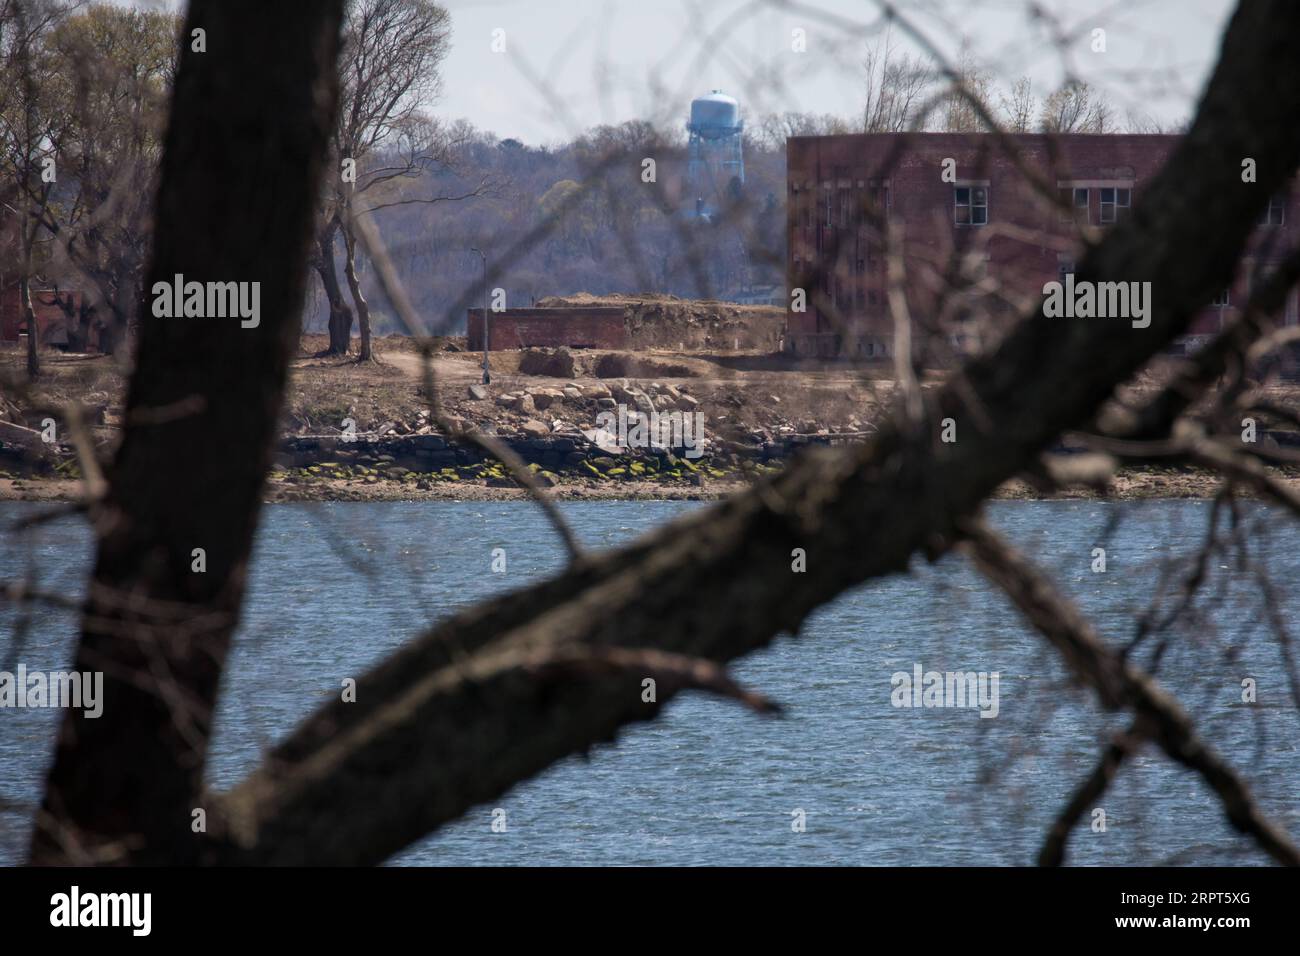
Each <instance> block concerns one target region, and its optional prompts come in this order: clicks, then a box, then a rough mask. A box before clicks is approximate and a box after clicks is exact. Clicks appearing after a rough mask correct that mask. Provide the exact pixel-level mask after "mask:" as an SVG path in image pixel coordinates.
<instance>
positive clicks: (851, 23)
mask: <svg viewBox="0 0 1300 956" xmlns="http://www.w3.org/2000/svg"><path fill="white" fill-rule="evenodd" d="M442 2H443V5H444V6H446V7H447V8H448V10H449V11H450V13H451V17H452V32H453V35H452V43H451V50H450V53H449V54H448V56H447V58H446V60H445V62H444V64H443V90H442V95H441V97H440V99H439V100H438V101H437V102H436V103H435V104H434V105H433V108H432V112H433V113H434V114H436V115H437V116H439V117H441V118H444V119H449V120H450V119H457V118H461V117H463V118H466V119H468V120H470V121H471V122H473V123H474V125H475V126H477V127H479V128H480V129H484V130H488V131H491V132H494V133H496V134H497V135H498V136H500V137H502V138H506V137H514V138H516V139H520V140H522V141H524V142H526V143H528V144H530V145H543V144H555V143H560V142H564V141H567V140H569V139H571V138H572V137H573V136H574V135H575V134H576V133H578V132H581V131H582V130H583V129H586V128H588V127H591V126H594V125H597V124H602V123H618V122H622V121H624V120H629V119H645V120H653V121H656V122H658V123H662V124H667V125H681V124H683V123H684V122H685V117H686V114H687V111H688V109H689V104H690V101H691V99H692V98H694V97H695V96H698V95H701V94H703V93H707V92H709V91H710V90H712V89H721V90H723V91H724V92H726V93H729V94H730V95H732V96H735V97H736V98H737V99H738V100H739V101H740V103H741V109H742V114H743V115H744V116H745V117H746V118H747V119H748V120H751V121H752V120H755V119H757V117H759V116H760V115H762V114H764V113H768V112H783V111H786V110H794V111H800V112H812V113H834V114H838V115H842V116H845V117H854V116H858V115H860V113H861V110H862V106H863V96H864V94H863V70H862V65H861V64H862V60H863V56H864V54H865V52H866V50H867V49H868V47H869V46H871V45H873V44H880V43H881V42H883V40H884V37H885V27H884V25H883V23H882V20H881V16H880V4H879V3H877V2H875V0H806V2H802V0H442ZM134 5H136V6H158V5H159V3H158V2H157V0H134ZM162 5H164V6H167V7H170V8H172V9H176V8H177V7H178V6H179V4H178V3H177V2H176V0H164V2H163V3H162ZM1035 6H1036V7H1038V8H1041V9H1042V10H1044V11H1046V13H1047V14H1048V16H1047V17H1046V18H1041V19H1038V20H1035V19H1034V18H1033V17H1032V16H1031V15H1030V13H1029V10H1030V9H1031V8H1032V7H1035ZM1233 6H1234V4H1233V2H1232V0H1037V2H1036V3H1034V2H1031V0H898V2H897V7H898V9H899V11H900V13H901V14H902V16H903V17H904V18H906V19H907V20H908V21H909V22H910V24H911V25H912V26H913V27H915V28H916V30H918V31H919V32H920V33H921V34H922V35H923V36H924V37H925V38H926V40H927V41H928V42H929V43H931V44H933V45H934V46H935V47H936V48H938V50H939V51H940V52H941V53H942V54H943V55H944V56H945V57H948V58H955V57H956V56H957V54H958V52H959V50H960V49H961V47H962V45H963V43H964V44H965V45H966V47H967V49H968V50H969V54H970V56H971V57H973V58H974V59H975V61H976V62H978V63H979V64H980V65H982V66H984V67H985V68H987V69H988V70H990V71H991V72H992V73H993V75H994V77H995V79H999V80H1002V81H1004V82H1003V85H1009V83H1010V82H1011V81H1013V80H1014V79H1016V78H1017V77H1019V76H1022V75H1025V76H1029V77H1030V79H1031V80H1032V81H1033V83H1034V87H1035V92H1036V93H1037V94H1038V95H1039V98H1040V99H1041V97H1042V96H1044V95H1045V94H1046V93H1048V92H1050V91H1051V90H1053V89H1055V88H1056V87H1058V86H1059V85H1060V84H1061V82H1062V81H1063V79H1064V78H1065V77H1066V76H1067V75H1073V76H1077V77H1079V78H1081V79H1084V80H1087V81H1088V82H1089V83H1091V84H1092V85H1093V86H1095V87H1097V88H1099V89H1101V90H1103V91H1104V92H1105V93H1106V95H1107V96H1108V98H1109V99H1110V100H1111V102H1112V104H1113V105H1114V106H1115V107H1116V109H1117V113H1118V115H1119V117H1121V118H1123V117H1124V116H1125V115H1126V114H1127V113H1128V112H1130V111H1135V112H1138V113H1141V114H1145V115H1147V116H1149V117H1151V118H1153V119H1156V120H1159V121H1162V122H1176V121H1179V120H1181V119H1183V118H1185V117H1187V116H1189V115H1190V114H1191V112H1192V110H1193V108H1194V106H1195V102H1196V97H1197V95H1198V93H1199V90H1200V88H1201V86H1202V84H1203V82H1204V80H1205V78H1206V76H1207V75H1208V70H1209V69H1210V68H1211V67H1212V66H1213V63H1214V60H1215V57H1216V55H1217V50H1218V42H1219V37H1220V36H1221V34H1222V31H1223V29H1224V26H1225V25H1226V22H1227V19H1228V16H1229V15H1230V13H1231V10H1232V8H1233ZM1049 22H1054V23H1056V24H1059V25H1060V27H1061V28H1063V29H1064V30H1065V33H1066V38H1065V39H1064V40H1062V39H1059V38H1058V37H1057V34H1059V32H1060V31H1059V30H1058V29H1057V27H1055V26H1049ZM1096 29H1101V30H1104V31H1105V47H1106V48H1105V50H1104V52H1100V51H1094V50H1093V49H1092V45H1093V43H1094V37H1093V32H1092V31H1094V30H1096ZM796 30H802V31H803V49H802V50H796V49H795V47H796V46H797V45H798V44H797V38H796V34H795V32H794V31H796ZM497 31H503V32H497ZM888 36H889V39H890V41H891V42H892V43H893V44H894V45H895V46H896V48H897V49H899V50H900V51H902V52H914V53H915V52H920V51H921V47H919V46H918V45H917V43H916V41H915V40H914V38H913V36H912V35H910V34H909V33H908V32H907V31H906V30H904V29H903V28H902V27H901V26H899V25H897V24H895V25H894V26H892V27H890V28H889V31H888ZM494 45H495V46H496V47H498V49H497V50H494V49H493V47H494ZM502 46H504V49H499V48H500V47H502Z"/></svg>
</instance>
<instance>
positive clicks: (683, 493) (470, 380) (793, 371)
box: [0, 336, 1300, 501]
mask: <svg viewBox="0 0 1300 956" xmlns="http://www.w3.org/2000/svg"><path fill="white" fill-rule="evenodd" d="M325 344H326V343H325V338H324V336H306V337H304V339H303V341H302V344H301V348H300V350H299V352H298V355H297V356H296V357H295V358H294V360H293V362H292V369H291V382H290V389H289V392H288V395H287V401H286V407H285V410H284V415H283V422H282V428H283V433H284V434H285V435H286V436H292V435H337V434H339V432H340V430H341V429H342V428H343V427H344V425H343V423H344V420H345V419H351V420H352V421H353V422H354V423H355V427H356V429H357V431H358V432H360V433H365V434H386V435H389V436H400V435H406V434H429V433H431V431H432V432H436V426H431V424H430V422H431V418H430V416H429V410H428V409H429V404H428V398H427V396H426V393H425V389H424V381H425V360H424V357H423V356H422V354H421V353H420V351H419V348H418V347H417V345H416V343H415V342H414V341H412V340H410V339H407V338H404V337H400V336H388V337H384V338H382V339H378V340H376V342H375V353H376V356H377V361H375V362H372V363H358V362H357V361H356V359H355V357H354V356H347V357H337V356H334V357H321V356H319V355H318V353H319V352H320V351H321V350H322V349H323V348H324V346H325ZM574 355H577V353H574ZM577 357H578V361H577V366H578V367H577V368H576V369H575V372H574V375H573V376H572V377H559V378H555V377H549V376H541V375H526V374H523V373H521V372H520V371H519V368H520V362H521V359H523V358H525V353H521V352H494V353H491V355H490V357H489V359H490V367H491V372H492V381H491V385H490V386H489V387H488V388H487V390H486V394H485V395H484V396H483V397H475V396H473V395H472V394H471V392H470V386H472V385H477V384H478V383H479V382H480V380H481V376H482V370H481V366H482V353H468V352H466V351H465V341H464V339H463V337H448V338H443V339H439V340H437V341H436V342H435V345H434V350H433V353H432V357H431V363H432V373H433V376H434V381H435V383H436V384H435V387H436V391H437V395H438V399H439V402H440V405H441V407H442V409H443V410H444V411H445V412H446V413H448V414H449V415H450V416H451V417H453V418H458V419H461V420H462V421H463V422H465V423H473V424H475V425H477V426H479V427H484V426H491V427H492V428H494V429H496V430H497V432H498V433H499V434H503V435H509V434H522V433H523V432H524V431H526V429H525V428H524V426H525V425H527V426H529V427H533V428H536V427H538V426H539V424H540V426H541V427H542V428H543V429H550V430H552V431H555V432H559V431H561V430H562V429H569V430H570V431H572V430H573V429H574V428H591V427H593V426H594V424H595V421H594V420H595V416H596V414H598V411H599V409H600V408H602V407H607V406H601V405H598V402H599V401H600V400H599V399H597V398H593V397H591V388H592V386H597V388H596V390H595V393H596V394H599V392H600V389H599V386H600V385H602V384H603V385H605V386H608V387H612V388H614V389H615V392H616V393H617V392H618V389H619V388H620V387H624V388H632V389H644V390H646V391H651V390H653V393H654V394H655V395H656V397H657V399H658V400H660V401H663V400H665V396H669V395H671V396H673V400H676V401H680V402H682V403H684V404H682V405H679V406H678V407H682V408H691V409H695V410H698V411H700V412H702V413H703V414H704V415H705V421H706V431H707V433H708V434H709V435H710V436H718V437H722V438H726V439H729V440H733V441H736V442H740V443H744V444H748V445H754V444H761V443H767V442H773V441H779V440H780V439H782V438H784V437H788V436H791V435H823V436H832V437H833V436H835V435H837V434H842V435H845V436H846V437H847V436H856V437H861V436H863V435H869V434H870V432H871V431H872V430H873V428H874V422H876V421H877V420H879V419H880V418H881V417H882V416H883V415H885V414H886V413H887V411H888V409H889V407H890V406H891V404H892V399H893V382H892V381H891V380H890V375H891V372H892V368H891V367H890V366H888V365H886V364H874V365H866V366H851V365H847V364H838V363H815V362H814V363H808V362H801V363H792V362H790V361H789V360H787V359H786V358H784V357H783V356H779V355H776V356H774V355H771V354H764V353H762V352H760V351H757V350H749V351H739V352H736V351H732V352H675V351H670V350H659V349H651V350H644V351H640V352H637V353H602V352H595V351H592V352H587V351H586V350H583V353H582V354H581V355H577ZM631 361H639V362H642V363H646V362H649V363H654V364H653V366H652V367H659V368H663V369H668V370H671V371H672V372H673V373H674V374H673V375H664V376H659V375H656V376H653V378H639V377H636V376H623V377H596V376H594V375H591V374H582V370H583V369H591V368H593V367H595V366H596V365H602V364H603V366H608V367H612V368H614V369H615V370H617V369H619V368H620V367H622V366H621V365H620V363H626V362H631ZM22 363H23V356H22V354H21V353H20V352H18V350H16V349H13V348H0V376H3V375H8V376H11V377H12V378H13V379H14V380H21V378H22V368H23V364H22ZM44 370H45V376H44V377H43V379H42V380H41V382H40V385H39V389H38V390H37V392H36V394H35V396H34V397H35V399H36V404H37V405H40V404H45V405H51V406H53V405H60V404H65V403H68V402H72V401H76V402H79V403H81V404H82V405H83V407H85V408H86V409H87V412H88V419H89V421H90V422H91V424H92V429H93V434H94V437H95V440H96V442H97V444H98V446H99V450H100V454H101V456H102V457H107V456H108V455H110V454H111V451H112V447H113V445H114V444H115V442H116V439H117V436H118V433H119V428H120V424H121V420H122V402H123V400H124V392H125V383H126V375H125V370H124V369H122V368H121V367H120V366H119V365H118V364H117V362H116V361H115V360H114V359H112V358H109V357H106V356H85V355H71V354H69V355H65V354H62V353H58V352H49V353H46V355H45V356H44ZM939 380H940V377H939V376H938V375H937V374H931V375H928V376H927V387H932V386H934V385H936V384H937V383H938V381H939ZM3 381H4V378H2V377H0V382H3ZM566 388H567V391H566ZM1276 391H1277V392H1278V393H1279V394H1278V395H1276V396H1273V397H1275V398H1276V399H1277V400H1279V401H1281V402H1286V403H1291V404H1294V403H1295V402H1296V401H1297V400H1298V399H1300V390H1297V389H1295V388H1294V387H1290V388H1287V389H1277V390H1276ZM539 392H540V393H549V394H548V402H549V403H548V404H546V405H545V406H543V405H542V401H541V398H540V397H539V398H538V400H537V402H536V405H537V406H538V407H534V402H533V400H532V398H531V395H532V393H539ZM525 395H528V396H529V398H528V400H527V401H525V402H521V401H520V400H519V398H520V397H522V396H525ZM15 398H16V397H15V396H3V395H0V418H3V417H5V416H6V415H7V416H8V420H10V421H15V420H17V419H16V414H21V413H20V412H17V409H18V404H17V402H16V401H15V400H14V399H15ZM6 399H8V402H6ZM606 401H608V400H606ZM26 406H27V403H26V402H24V407H26ZM6 409H8V411H6ZM23 417H24V419H25V421H19V423H20V424H27V425H28V426H29V427H36V428H39V427H40V426H39V420H40V417H41V415H40V414H34V413H31V412H28V413H27V414H26V415H25V416H23ZM16 477H17V476H16V475H15V474H11V473H9V472H6V471H5V468H4V465H3V462H0V499H37V500H41V499H58V498H64V497H70V496H71V495H73V494H75V485H72V486H71V487H69V483H66V482H61V481H58V480H55V479H43V480H34V479H27V480H22V479H18V480H15V478H16ZM739 487H743V483H737V482H736V481H734V480H731V479H730V477H729V478H728V479H727V480H722V479H719V480H710V481H706V482H704V483H703V484H702V485H699V486H692V487H686V488H683V487H682V486H680V485H679V486H669V487H664V486H662V485H655V484H651V483H649V482H638V481H635V480H625V481H617V482H592V481H584V480H583V479H580V478H572V477H566V478H564V479H563V480H562V481H561V483H560V484H559V485H558V486H557V487H556V488H555V489H553V493H554V494H555V495H557V496H558V497H560V498H574V499H581V498H641V497H644V498H714V497H720V496H722V495H724V494H727V493H729V492H731V491H734V490H736V489H737V488H739ZM1215 487H1216V483H1215V479H1214V478H1213V477H1212V476H1210V475H1208V474H1198V473H1189V472H1176V471H1172V470H1160V469H1150V468H1146V469H1125V470H1123V471H1122V472H1121V473H1120V474H1119V475H1118V476H1116V478H1115V480H1114V481H1113V482H1112V493H1113V494H1114V495H1115V496H1117V497H1121V498H1147V497H1203V496H1207V495H1210V494H1213V491H1214V488H1215ZM522 494H523V492H522V491H520V490H518V489H512V488H497V487H487V486H486V485H484V484H472V483H466V482H460V483H458V484H451V485H446V486H443V485H435V486H433V487H431V488H412V487H410V486H409V484H407V485H403V484H401V483H399V482H388V481H377V482H376V481H372V482H369V483H364V482H355V481H346V480H334V479H329V478H326V479H324V480H321V481H313V482H311V483H309V484H303V483H293V482H292V481H291V480H285V479H284V476H280V475H275V474H273V475H272V477H271V480H270V482H269V484H268V490H267V497H268V500H272V501H282V500H313V499H321V498H332V499H337V500H399V499H429V500H437V499H466V498H475V499H484V500H495V499H505V498H511V497H519V496H521V495H522ZM1080 494H1088V492H1080ZM999 496H1001V497H1034V496H1035V493H1034V492H1033V491H1032V490H1031V489H1029V488H1028V487H1027V486H1023V485H1021V484H1019V483H1016V482H1011V483H1008V485H1007V486H1005V487H1004V488H1003V489H1001V490H1000V492H999Z"/></svg>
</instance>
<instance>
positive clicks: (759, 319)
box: [537, 292, 785, 352]
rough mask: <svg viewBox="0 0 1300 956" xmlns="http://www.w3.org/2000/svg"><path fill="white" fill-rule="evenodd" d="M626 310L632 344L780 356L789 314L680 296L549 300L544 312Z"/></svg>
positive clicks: (770, 308) (771, 308)
mask: <svg viewBox="0 0 1300 956" xmlns="http://www.w3.org/2000/svg"><path fill="white" fill-rule="evenodd" d="M593 306H613V307H618V308H622V309H623V312H624V321H625V322H626V324H627V330H628V335H629V336H630V342H629V344H630V346H631V347H632V348H634V349H651V348H655V349H676V350H678V351H716V350H741V349H746V350H751V349H759V350H762V351H768V352H775V351H777V350H778V349H779V348H780V343H781V336H782V333H783V331H784V329H785V310H784V309H780V308H777V307H776V306H771V305H739V304H737V303H735V302H719V301H717V300H715V299H679V298H678V297H677V296H675V295H654V294H650V293H642V294H638V295H591V294H589V293H586V292H580V293H577V294H576V295H567V296H549V297H547V298H545V299H541V300H539V301H538V302H537V307H538V308H544V309H560V308H591V307H593Z"/></svg>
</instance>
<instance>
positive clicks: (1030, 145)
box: [785, 133, 1297, 358]
mask: <svg viewBox="0 0 1300 956" xmlns="http://www.w3.org/2000/svg"><path fill="white" fill-rule="evenodd" d="M1009 139H1010V141H1011V143H1012V144H1013V148H1012V149H1011V150H1008V149H1006V148H1004V147H1003V146H1002V145H1001V144H1000V143H999V142H998V141H997V140H996V138H995V137H993V136H990V135H987V134H959V133H898V134H860V135H847V136H815V137H792V138H791V139H789V140H788V141H787V236H788V245H787V256H788V262H787V269H788V273H787V274H788V275H789V278H790V287H791V292H792V295H791V300H790V302H788V303H787V311H788V315H787V333H786V345H785V347H786V350H787V351H788V352H792V353H794V354H796V355H805V356H815V357H823V358H835V357H853V358H876V357H887V356H889V355H892V354H893V338H894V336H893V320H892V317H891V312H890V309H889V305H888V301H887V293H888V291H889V278H888V269H887V262H886V261H885V260H886V257H885V255H884V243H883V236H884V230H885V229H888V230H889V235H890V236H891V237H893V238H892V239H891V241H892V242H895V243H897V248H898V249H900V250H901V254H900V259H901V263H902V266H903V271H904V274H905V276H906V278H905V280H904V282H903V283H900V288H903V289H905V294H906V298H907V301H908V303H909V307H910V310H911V312H912V314H913V315H914V316H932V315H935V314H937V313H940V312H945V311H946V314H949V315H952V314H953V310H952V303H951V294H950V292H944V291H943V290H944V289H950V288H951V286H952V278H953V273H952V270H953V268H954V264H955V263H960V265H961V269H962V276H963V279H962V281H969V282H971V283H973V284H974V285H978V284H980V283H982V282H983V280H984V279H988V280H991V281H989V282H988V283H984V284H985V285H988V286H993V285H996V286H998V287H1000V288H1001V289H1003V290H1005V291H1006V292H1007V293H1015V294H1018V295H1019V296H1021V297H1022V298H1023V299H1024V301H1030V300H1032V298H1035V297H1036V298H1040V299H1041V295H1042V290H1043V286H1044V284H1045V283H1047V282H1051V281H1054V280H1058V281H1063V280H1064V277H1065V276H1066V275H1067V274H1070V273H1072V272H1073V271H1074V267H1075V262H1076V260H1077V258H1078V257H1079V256H1080V249H1081V248H1082V243H1081V237H1082V236H1083V235H1084V234H1085V233H1088V232H1092V233H1093V234H1096V232H1098V231H1104V230H1105V228H1106V227H1107V226H1109V225H1112V224H1113V223H1116V222H1119V221H1121V220H1122V219H1123V218H1124V217H1126V216H1127V215H1129V213H1130V210H1131V209H1132V207H1133V204H1134V203H1135V202H1136V200H1137V197H1138V196H1140V195H1141V192H1142V189H1143V188H1144V187H1145V185H1146V184H1147V183H1149V182H1150V181H1151V179H1152V178H1153V177H1154V176H1155V174H1156V172H1157V171H1158V170H1159V169H1160V168H1161V166H1163V164H1164V162H1165V160H1166V159H1167V158H1168V156H1169V154H1170V153H1171V152H1172V151H1173V149H1174V147H1175V146H1176V145H1177V143H1178V140H1179V137H1177V136H1169V135H1137V134H1134V135H1085V134H1065V135H1054V136H1045V135H1038V134H1023V135H1012V136H1010V137H1009ZM1035 178H1036V179H1037V186H1035V184H1034V182H1033V179H1035ZM1053 191H1054V193H1055V195H1054V196H1053V195H1052V192H1053ZM1295 204H1296V200H1295V195H1294V191H1293V192H1292V193H1291V194H1290V195H1287V196H1279V197H1274V199H1273V200H1272V202H1271V203H1270V205H1269V207H1268V209H1267V210H1266V211H1265V213H1264V214H1263V215H1262V216H1261V217H1260V225H1259V229H1258V230H1257V232H1256V235H1255V237H1254V240H1253V241H1252V243H1251V248H1250V251H1248V253H1247V256H1246V261H1245V262H1244V263H1243V269H1242V270H1241V272H1242V277H1241V278H1240V279H1239V280H1238V281H1237V282H1236V283H1234V285H1233V286H1232V287H1230V288H1228V289H1225V290H1224V292H1223V293H1222V294H1221V296H1220V297H1219V299H1218V300H1216V302H1215V303H1214V305H1213V306H1211V307H1210V308H1209V309H1207V310H1206V311H1205V312H1204V313H1202V314H1201V315H1200V316H1198V317H1197V318H1196V319H1195V320H1194V322H1193V325H1192V327H1191V329H1190V331H1189V336H1188V339H1189V340H1191V341H1192V342H1193V343H1194V342H1195V341H1197V340H1203V339H1204V338H1205V337H1207V336H1210V335H1213V334H1214V333H1215V332H1217V331H1218V329H1219V328H1220V327H1221V324H1222V322H1223V320H1224V318H1225V316H1226V315H1227V314H1228V313H1231V312H1232V311H1233V310H1236V309H1239V308H1240V307H1241V306H1242V305H1243V304H1244V303H1245V300H1246V297H1247V296H1248V295H1249V278H1248V276H1249V273H1250V271H1251V268H1250V267H1251V266H1252V265H1253V263H1254V260H1255V259H1256V258H1257V257H1267V256H1269V255H1270V252H1269V251H1268V250H1273V249H1276V250H1277V252H1276V254H1277V255H1279V256H1280V255H1282V254H1284V252H1285V250H1286V249H1287V248H1288V247H1289V246H1291V245H1292V244H1293V241H1294V237H1293V236H1292V235H1290V232H1291V231H1292V230H1294V229H1295V223H1296V215H1297V209H1296V208H1295ZM798 290H803V292H804V298H803V302H799V301H798V296H797V294H796V293H797V292H798ZM942 296H947V297H946V298H941V297H942ZM1010 298H1014V296H1010ZM988 301H989V300H988V299H984V300H982V302H984V304H985V307H987V303H988ZM1004 305H1005V307H1006V309H1007V311H1008V312H1013V311H1014V308H1013V306H1012V305H1011V303H1009V302H1004ZM800 306H802V309H801V308H800ZM956 316H957V319H958V321H957V322H956V323H955V324H954V326H953V328H954V329H956V330H957V331H954V333H953V335H952V343H951V344H952V345H953V346H954V347H956V348H958V349H961V348H963V347H969V346H972V345H974V344H976V343H975V342H972V341H967V340H965V339H964V338H963V335H962V333H961V332H960V328H961V323H960V318H961V316H960V309H958V310H956ZM1284 321H1285V322H1286V323H1288V324H1295V322H1296V321H1297V302H1296V295H1295V292H1294V290H1293V291H1292V294H1291V297H1290V299H1289V301H1288V303H1287V306H1286V313H1285V317H1284Z"/></svg>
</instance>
